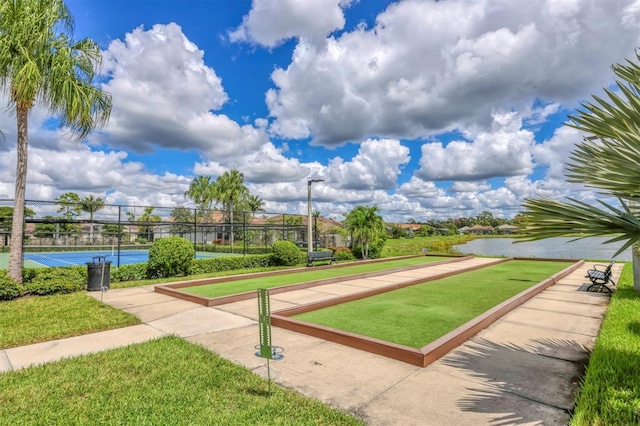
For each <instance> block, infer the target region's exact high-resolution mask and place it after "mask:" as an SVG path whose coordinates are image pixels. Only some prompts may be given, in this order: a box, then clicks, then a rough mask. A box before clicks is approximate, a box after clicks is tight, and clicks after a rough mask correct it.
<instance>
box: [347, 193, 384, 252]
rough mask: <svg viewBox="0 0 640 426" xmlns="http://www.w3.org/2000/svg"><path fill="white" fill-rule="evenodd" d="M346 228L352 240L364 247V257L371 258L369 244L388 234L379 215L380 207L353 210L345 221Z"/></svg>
mask: <svg viewBox="0 0 640 426" xmlns="http://www.w3.org/2000/svg"><path fill="white" fill-rule="evenodd" d="M344 226H345V228H346V229H347V231H349V232H350V233H351V235H352V238H353V239H354V240H355V241H356V242H357V244H359V245H360V246H361V247H362V257H363V258H364V259H367V258H368V257H369V244H370V243H371V242H373V241H375V240H376V239H378V238H380V237H381V236H383V235H384V233H385V232H386V230H385V228H384V221H383V220H382V217H380V216H379V215H378V207H377V206H373V207H366V206H358V207H356V208H354V209H353V210H351V211H350V212H349V214H348V215H347V217H346V218H345V221H344Z"/></svg>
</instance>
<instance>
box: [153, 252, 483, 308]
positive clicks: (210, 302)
mask: <svg viewBox="0 0 640 426" xmlns="http://www.w3.org/2000/svg"><path fill="white" fill-rule="evenodd" d="M429 256H431V257H452V259H446V260H439V261H435V262H429V263H425V264H420V265H410V266H403V267H400V268H393V269H387V270H384V271H375V272H366V273H362V274H351V275H344V276H341V277H335V278H327V279H323V280H316V281H308V282H304V283H299V284H290V285H284V286H281V287H273V288H271V289H269V292H270V293H271V294H278V293H286V292H288V291H295V290H302V289H305V288H312V287H317V286H321V285H326V284H334V283H339V282H343V281H349V280H354V279H362V278H370V277H375V276H379V275H382V274H390V273H394V272H400V271H409V270H412V269H419V268H427V267H430V266H437V265H443V264H448V263H456V262H462V261H465V260H469V259H473V256H437V255H427V256H424V255H421V256H403V257H399V258H393V259H392V260H398V259H403V258H409V259H411V258H417V257H429ZM385 260H386V261H389V259H374V260H371V261H364V262H368V263H381V262H384V261H385ZM345 266H354V265H353V263H349V264H342V265H325V266H322V267H319V268H323V269H327V267H331V268H336V267H345ZM304 270H305V269H302V268H296V269H287V270H285V271H271V272H260V273H257V274H248V275H243V276H239V277H235V276H234V277H227V278H224V277H221V278H215V279H207V280H195V281H181V282H179V283H172V284H161V285H157V286H155V287H154V291H156V292H158V293H161V294H166V295H167V296H172V297H176V298H178V299H183V300H187V301H189V302H193V303H198V304H200V305H202V306H208V307H212V306H219V305H226V304H228V303H234V302H240V301H243V300H249V299H253V298H255V297H256V292H255V291H250V292H244V293H237V294H232V295H229V296H220V297H204V296H199V295H197V294H193V293H187V292H185V291H181V290H179V289H180V288H185V287H195V286H201V285H209V284H217V283H227V282H232V281H239V280H245V279H250V278H264V277H270V276H276V275H288V274H291V273H298V272H303V271H304Z"/></svg>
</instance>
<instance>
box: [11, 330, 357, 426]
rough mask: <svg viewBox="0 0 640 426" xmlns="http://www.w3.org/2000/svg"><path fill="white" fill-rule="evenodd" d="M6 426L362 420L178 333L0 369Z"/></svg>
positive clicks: (352, 422)
mask: <svg viewBox="0 0 640 426" xmlns="http://www.w3.org/2000/svg"><path fill="white" fill-rule="evenodd" d="M0 389H2V391H1V392H0V419H1V420H0V423H2V424H7V425H65V426H66V425H98V424H99V425H267V424H270V425H272V424H278V425H361V424H363V423H362V422H361V421H359V420H357V419H355V418H353V417H350V416H349V415H347V414H345V413H342V412H340V411H337V410H334V409H331V408H329V407H326V406H324V405H323V404H322V403H320V402H318V401H315V400H312V399H309V398H305V397H303V396H300V395H298V394H297V393H295V392H293V391H291V390H286V389H283V388H281V387H279V386H277V385H273V384H272V386H271V396H268V395H267V390H268V385H267V382H266V380H264V379H262V378H260V377H259V376H257V375H255V374H253V373H251V372H250V371H248V370H247V369H245V368H243V367H240V366H237V365H235V364H232V363H231V362H229V361H226V360H224V359H222V358H220V357H219V356H217V355H215V354H214V353H212V352H210V351H208V350H206V349H205V348H203V347H201V346H199V345H194V344H192V343H189V342H186V341H184V340H182V339H180V338H178V337H173V336H169V337H164V338H161V339H158V340H154V341H151V342H147V343H143V344H139V345H132V346H128V347H124V348H120V349H115V350H112V351H107V352H101V353H98V354H92V355H86V356H81V357H77V358H71V359H65V360H62V361H59V362H54V363H49V364H45V365H42V366H36V367H30V368H27V369H25V370H20V371H15V372H8V373H4V374H0Z"/></svg>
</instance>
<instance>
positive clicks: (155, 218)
mask: <svg viewBox="0 0 640 426" xmlns="http://www.w3.org/2000/svg"><path fill="white" fill-rule="evenodd" d="M154 210H155V207H145V208H144V213H142V216H140V217H139V218H138V222H141V223H144V225H142V226H140V227H139V228H138V235H140V234H146V235H147V241H148V242H153V228H155V226H153V225H150V222H161V221H162V218H161V217H160V215H157V214H152V213H153V211H154Z"/></svg>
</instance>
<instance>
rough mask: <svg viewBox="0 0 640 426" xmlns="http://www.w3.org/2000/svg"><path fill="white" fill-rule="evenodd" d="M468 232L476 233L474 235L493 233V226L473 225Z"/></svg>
mask: <svg viewBox="0 0 640 426" xmlns="http://www.w3.org/2000/svg"><path fill="white" fill-rule="evenodd" d="M467 233H469V234H474V235H481V234H493V227H492V226H483V225H473V226H472V227H470V228H469V229H467Z"/></svg>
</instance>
